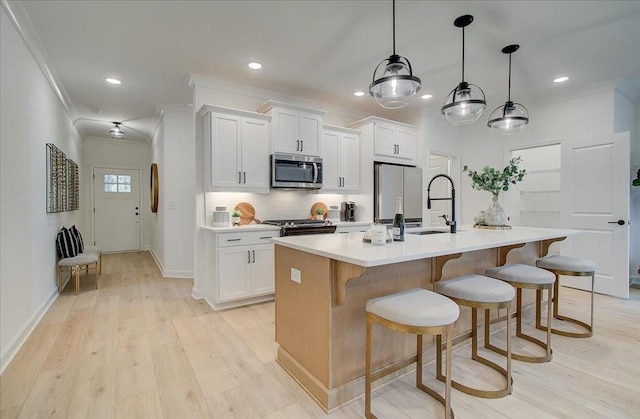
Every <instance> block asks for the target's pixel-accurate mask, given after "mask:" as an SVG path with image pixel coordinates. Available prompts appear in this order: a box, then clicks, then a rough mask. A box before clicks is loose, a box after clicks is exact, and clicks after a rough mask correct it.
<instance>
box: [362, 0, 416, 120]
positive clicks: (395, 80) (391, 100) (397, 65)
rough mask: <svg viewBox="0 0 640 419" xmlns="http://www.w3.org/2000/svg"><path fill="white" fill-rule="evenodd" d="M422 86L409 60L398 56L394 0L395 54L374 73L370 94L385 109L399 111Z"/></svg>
mask: <svg viewBox="0 0 640 419" xmlns="http://www.w3.org/2000/svg"><path fill="white" fill-rule="evenodd" d="M383 64H384V66H383ZM379 70H380V71H379ZM421 85H422V82H421V81H420V79H419V78H418V77H416V76H414V75H413V70H412V69H411V63H410V62H409V60H408V59H406V58H405V57H401V56H399V55H397V54H396V1H395V0H393V54H392V55H391V56H390V57H389V58H387V59H385V60H382V61H381V62H380V64H378V66H377V67H376V69H375V70H374V71H373V82H372V83H371V84H370V85H369V94H371V96H373V97H374V98H375V99H376V102H378V104H379V105H380V106H382V107H383V108H386V109H398V108H402V107H404V106H407V104H409V102H410V101H411V98H412V97H413V95H415V94H416V93H418V91H419V90H420V87H421Z"/></svg>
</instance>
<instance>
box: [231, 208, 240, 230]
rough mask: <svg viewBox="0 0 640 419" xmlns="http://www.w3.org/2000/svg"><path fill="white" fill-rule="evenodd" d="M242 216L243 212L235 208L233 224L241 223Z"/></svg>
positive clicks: (232, 214) (232, 216) (232, 215)
mask: <svg viewBox="0 0 640 419" xmlns="http://www.w3.org/2000/svg"><path fill="white" fill-rule="evenodd" d="M240 217H242V212H241V211H240V210H237V209H233V210H232V211H231V225H234V226H235V225H240Z"/></svg>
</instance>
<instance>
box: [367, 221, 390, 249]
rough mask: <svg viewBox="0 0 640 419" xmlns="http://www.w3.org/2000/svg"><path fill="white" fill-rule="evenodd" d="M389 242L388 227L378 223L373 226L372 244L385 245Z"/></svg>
mask: <svg viewBox="0 0 640 419" xmlns="http://www.w3.org/2000/svg"><path fill="white" fill-rule="evenodd" d="M386 243H387V227H386V226H385V225H384V224H379V223H376V224H374V225H372V226H371V244H377V245H384V244H386Z"/></svg>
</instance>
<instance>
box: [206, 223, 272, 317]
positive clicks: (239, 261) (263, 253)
mask: <svg viewBox="0 0 640 419" xmlns="http://www.w3.org/2000/svg"><path fill="white" fill-rule="evenodd" d="M212 230H213V231H214V234H212V235H210V237H211V239H210V240H209V244H208V246H207V247H208V251H207V253H209V255H210V256H211V258H212V260H210V264H209V268H208V272H209V274H208V278H207V281H208V282H209V284H208V286H206V287H203V288H204V293H205V297H206V298H207V301H208V302H209V304H211V305H212V306H213V308H214V309H215V310H219V309H224V308H230V307H237V306H241V305H246V304H253V303H256V302H260V301H267V300H272V299H273V294H274V292H275V288H274V287H275V265H274V245H273V243H271V242H270V239H271V238H272V237H279V236H280V230H279V229H277V230H273V229H272V230H266V229H260V230H259V231H256V230H253V231H252V230H250V229H247V230H248V231H238V232H235V231H230V229H221V230H222V232H215V229H212Z"/></svg>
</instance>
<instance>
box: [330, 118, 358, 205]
mask: <svg viewBox="0 0 640 419" xmlns="http://www.w3.org/2000/svg"><path fill="white" fill-rule="evenodd" d="M359 189H360V132H359V131H356V130H351V129H347V128H339V127H329V126H325V127H324V129H323V131H322V191H327V192H329V191H330V192H351V193H353V192H355V193H357V192H358V191H359Z"/></svg>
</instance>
